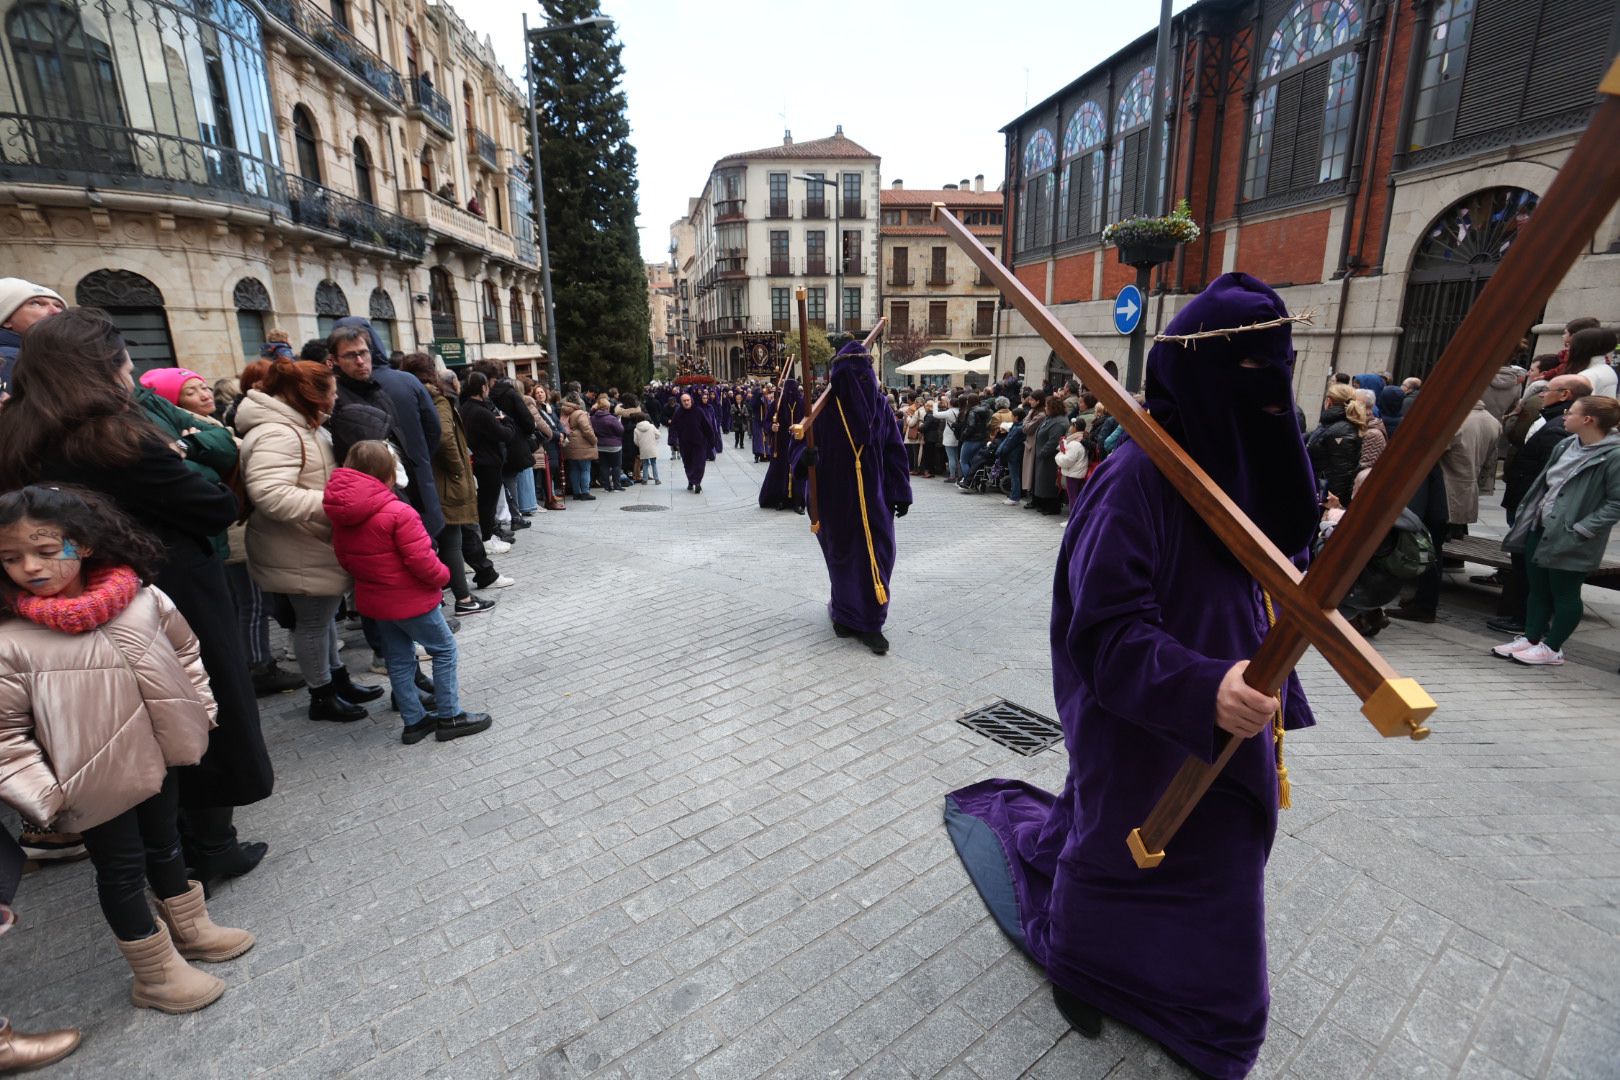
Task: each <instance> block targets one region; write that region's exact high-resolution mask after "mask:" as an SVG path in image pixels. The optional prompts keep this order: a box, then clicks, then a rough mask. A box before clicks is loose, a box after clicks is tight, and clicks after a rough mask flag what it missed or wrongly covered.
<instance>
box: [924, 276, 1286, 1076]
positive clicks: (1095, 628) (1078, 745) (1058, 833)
mask: <svg viewBox="0 0 1620 1080" xmlns="http://www.w3.org/2000/svg"><path fill="white" fill-rule="evenodd" d="M1189 312H1190V314H1189ZM1280 313H1282V306H1281V301H1280V300H1278V299H1277V298H1276V294H1275V293H1273V292H1272V291H1271V290H1270V289H1268V288H1267V287H1266V286H1264V285H1262V284H1261V283H1259V282H1257V281H1255V280H1254V279H1252V278H1248V277H1246V276H1245V275H1237V274H1228V275H1225V276H1224V277H1222V278H1221V279H1219V280H1218V281H1217V282H1216V283H1215V284H1213V285H1211V287H1210V289H1208V290H1206V291H1205V293H1203V294H1201V296H1200V297H1198V298H1196V299H1195V300H1194V301H1193V302H1192V303H1190V304H1189V305H1188V308H1187V309H1184V310H1183V312H1182V313H1181V314H1180V315H1178V316H1177V318H1176V319H1175V320H1174V321H1172V323H1171V327H1170V332H1173V333H1175V332H1186V331H1188V330H1196V329H1200V328H1213V327H1228V326H1236V325H1242V324H1244V323H1248V322H1256V321H1262V320H1264V319H1268V318H1271V317H1274V316H1275V315H1276V314H1280ZM1245 339H1249V340H1245ZM1212 345H1213V346H1215V347H1214V348H1211V347H1210V346H1212ZM1292 358H1293V350H1292V346H1291V340H1290V337H1289V334H1288V331H1287V328H1286V327H1284V328H1281V329H1280V331H1262V332H1257V333H1255V334H1252V335H1251V334H1242V335H1237V336H1235V337H1234V338H1233V339H1232V343H1231V345H1230V347H1228V344H1227V343H1226V342H1224V341H1222V340H1221V339H1213V340H1210V341H1201V342H1199V343H1198V347H1197V349H1196V350H1194V349H1192V348H1190V347H1183V346H1179V345H1169V344H1161V345H1159V346H1156V347H1155V348H1154V350H1153V354H1152V356H1151V357H1150V359H1149V367H1148V396H1149V403H1150V407H1151V408H1152V409H1153V411H1154V414H1155V416H1157V417H1159V418H1160V419H1161V421H1162V422H1165V423H1166V426H1167V427H1169V428H1170V429H1171V431H1172V432H1173V433H1174V434H1176V435H1177V437H1178V438H1179V439H1181V440H1182V445H1183V446H1184V447H1185V448H1186V449H1187V450H1188V451H1189V453H1191V454H1192V455H1193V457H1194V458H1195V459H1197V460H1198V462H1199V464H1200V465H1202V466H1203V467H1204V468H1205V469H1206V470H1207V471H1208V472H1209V473H1210V474H1211V475H1212V476H1213V477H1214V478H1215V479H1216V480H1217V482H1219V483H1221V485H1222V486H1223V488H1225V489H1226V490H1227V491H1228V492H1229V493H1231V494H1232V495H1233V496H1234V498H1236V499H1237V501H1238V502H1239V503H1240V504H1242V505H1244V506H1245V509H1247V510H1249V511H1250V513H1251V514H1252V515H1253V516H1255V519H1256V522H1257V524H1262V527H1264V528H1266V530H1267V532H1268V533H1270V534H1271V535H1272V536H1273V538H1274V539H1276V540H1278V542H1279V544H1280V545H1281V546H1283V550H1285V551H1292V550H1297V548H1298V547H1300V546H1303V542H1304V540H1303V538H1300V543H1299V544H1297V545H1295V544H1294V543H1293V542H1294V540H1295V539H1296V535H1297V534H1298V533H1299V531H1300V527H1301V526H1300V523H1301V522H1304V521H1309V522H1313V523H1314V520H1315V500H1314V497H1313V491H1312V485H1311V483H1310V469H1309V465H1308V464H1307V463H1306V462H1305V460H1304V457H1303V447H1302V446H1301V445H1300V438H1299V429H1298V427H1297V425H1296V424H1295V421H1294V417H1293V407H1292V405H1293V402H1292V394H1291V392H1290V389H1289V382H1288V381H1287V376H1288V373H1289V371H1290V368H1291V364H1292ZM1245 359H1248V360H1259V361H1262V365H1261V366H1258V367H1254V366H1251V367H1243V366H1242V365H1241V363H1240V362H1241V361H1243V360H1245ZM1268 407H1269V408H1268ZM1272 410H1275V411H1272ZM1274 420H1275V421H1277V422H1278V423H1277V424H1273V423H1272V421H1274ZM1282 423H1286V424H1287V425H1288V427H1289V428H1291V429H1292V435H1291V437H1288V438H1285V437H1283V434H1282V431H1281V428H1280V426H1279V425H1280V424H1282ZM1266 454H1269V455H1271V456H1272V458H1273V460H1270V461H1264V462H1261V461H1257V460H1256V458H1257V456H1259V455H1266ZM1222 455H1224V456H1225V457H1226V458H1227V459H1228V460H1226V461H1221V460H1216V459H1217V458H1219V457H1221V456H1222ZM1308 535H1309V533H1308V530H1306V532H1305V536H1307V537H1308ZM1267 625H1268V621H1267V615H1266V610H1265V601H1264V597H1263V595H1262V593H1261V592H1260V589H1259V587H1258V586H1257V585H1256V584H1255V582H1254V580H1253V579H1252V578H1251V577H1250V576H1249V574H1248V573H1247V572H1245V571H1244V570H1243V568H1242V567H1241V565H1240V564H1239V563H1238V562H1237V560H1236V559H1235V558H1234V557H1233V556H1232V555H1231V554H1230V553H1229V552H1228V551H1226V549H1225V548H1224V547H1223V546H1222V545H1221V544H1220V542H1219V541H1218V540H1217V539H1216V538H1215V535H1214V534H1213V533H1212V532H1211V531H1210V530H1209V528H1208V527H1207V526H1206V525H1204V524H1203V522H1202V521H1201V520H1200V519H1199V518H1198V516H1197V515H1196V514H1195V513H1194V512H1193V510H1192V509H1191V507H1189V506H1188V505H1187V503H1186V501H1185V500H1183V499H1182V498H1181V496H1180V495H1179V494H1178V493H1177V492H1176V491H1175V489H1174V488H1173V487H1172V486H1171V484H1170V483H1169V482H1168V481H1167V480H1165V479H1164V477H1163V476H1162V475H1161V474H1160V473H1159V472H1158V470H1157V469H1155V468H1154V466H1153V464H1152V462H1151V461H1149V460H1148V458H1147V455H1146V454H1145V453H1144V452H1143V451H1142V449H1141V448H1140V447H1139V446H1138V445H1136V444H1135V443H1130V442H1127V443H1125V444H1124V445H1123V446H1121V447H1120V449H1118V450H1117V451H1115V452H1114V453H1113V454H1111V455H1110V456H1109V457H1108V459H1107V460H1106V461H1105V462H1104V463H1103V465H1102V466H1101V467H1100V468H1099V469H1098V470H1097V472H1096V473H1095V474H1093V475H1092V477H1091V478H1090V479H1089V480H1088V481H1087V482H1086V484H1085V486H1084V487H1082V488H1081V491H1080V495H1079V499H1078V500H1077V502H1076V504H1075V506H1074V508H1073V512H1072V514H1071V515H1070V519H1069V523H1068V526H1067V528H1066V530H1065V532H1064V537H1063V543H1062V545H1061V548H1060V550H1059V554H1058V565H1057V574H1056V579H1055V581H1054V585H1053V595H1052V618H1051V625H1050V644H1051V652H1052V689H1053V697H1054V700H1055V701H1056V704H1057V709H1058V715H1059V717H1060V718H1061V720H1062V724H1063V738H1064V747H1065V749H1066V751H1067V753H1068V757H1069V768H1068V776H1067V778H1066V780H1065V782H1064V785H1063V790H1062V792H1061V793H1059V794H1057V795H1052V794H1049V793H1047V792H1044V791H1040V790H1038V789H1036V788H1033V787H1031V786H1029V785H1028V784H1025V783H1023V782H1021V781H1014V780H986V781H983V782H981V783H978V784H974V785H972V786H971V787H967V788H963V789H962V790H960V791H956V792H953V793H952V794H951V795H950V796H949V797H948V809H947V817H948V819H954V822H955V824H954V825H953V829H952V835H953V839H957V840H958V850H959V852H960V853H961V855H962V857H963V860H964V862H965V863H967V865H968V869H969V872H970V874H971V876H972V877H973V879H974V881H975V883H976V884H977V885H978V886H979V889H980V892H981V893H982V894H983V895H984V896H985V898H986V901H987V902H989V903H992V905H993V908H1005V907H1006V906H1007V905H1006V903H1005V898H1006V897H1007V896H1009V895H1010V896H1012V897H1013V898H1014V900H1015V905H1014V906H1015V907H1016V911H1017V914H1016V924H1015V925H1012V926H1006V925H1005V924H1004V927H1005V928H1006V929H1007V930H1008V931H1009V934H1010V935H1011V936H1012V937H1013V938H1014V940H1016V941H1018V942H1019V944H1020V945H1021V946H1022V947H1023V948H1025V949H1026V950H1027V951H1028V952H1029V954H1030V956H1031V957H1033V958H1034V960H1035V961H1036V962H1037V963H1039V964H1041V965H1042V967H1044V968H1045V969H1046V972H1047V974H1048V976H1049V977H1050V978H1051V980H1052V981H1053V983H1055V984H1056V985H1058V986H1061V987H1063V988H1064V989H1066V990H1068V991H1069V992H1070V993H1072V994H1074V995H1075V996H1076V997H1078V998H1080V999H1081V1000H1082V1001H1085V1002H1087V1003H1089V1004H1090V1005H1092V1006H1094V1007H1095V1008H1097V1009H1100V1010H1101V1011H1102V1012H1103V1013H1104V1014H1105V1015H1107V1016H1110V1017H1113V1018H1114V1019H1116V1020H1120V1021H1123V1022H1124V1023H1127V1024H1129V1025H1131V1026H1132V1027H1135V1028H1137V1029H1138V1030H1140V1031H1142V1032H1144V1033H1145V1034H1147V1035H1148V1036H1150V1037H1151V1038H1153V1039H1156V1040H1157V1041H1159V1042H1160V1043H1162V1044H1163V1045H1164V1046H1165V1047H1167V1048H1168V1049H1169V1050H1170V1051H1171V1052H1172V1053H1174V1054H1176V1055H1178V1056H1179V1057H1181V1058H1183V1059H1184V1060H1186V1061H1187V1062H1189V1063H1190V1064H1191V1065H1192V1066H1193V1067H1194V1068H1196V1069H1198V1070H1200V1071H1202V1072H1205V1073H1207V1074H1209V1075H1211V1076H1215V1077H1221V1078H1237V1077H1242V1076H1245V1075H1247V1073H1248V1072H1249V1070H1250V1069H1251V1068H1252V1067H1253V1065H1254V1062H1255V1060H1256V1058H1257V1056H1258V1054H1259V1051H1260V1046H1261V1044H1262V1042H1263V1041H1264V1039H1265V1030H1266V1016H1267V1010H1268V1008H1269V1004H1270V990H1269V986H1268V983H1267V975H1266V939H1265V908H1264V898H1263V890H1264V874H1265V863H1266V858H1267V856H1268V854H1269V853H1270V850H1271V843H1272V840H1273V838H1274V837H1275V835H1276V829H1277V771H1276V760H1275V746H1274V744H1273V739H1272V734H1271V731H1270V730H1269V729H1267V730H1266V731H1265V732H1263V733H1262V734H1260V735H1258V736H1256V737H1255V738H1252V739H1249V740H1247V741H1246V742H1245V743H1244V744H1243V745H1242V746H1241V747H1240V748H1239V749H1238V751H1237V753H1236V754H1235V755H1234V757H1233V759H1232V761H1231V763H1230V764H1229V765H1228V766H1227V768H1226V769H1225V770H1224V771H1223V772H1222V773H1221V775H1220V777H1219V778H1218V779H1217V780H1216V781H1215V784H1214V786H1213V787H1212V788H1211V789H1210V791H1209V793H1208V794H1207V795H1206V796H1205V797H1204V798H1203V799H1202V800H1201V801H1200V802H1199V803H1198V805H1197V806H1196V807H1195V808H1194V810H1193V811H1192V813H1191V815H1190V816H1189V817H1188V819H1187V821H1186V823H1185V824H1184V825H1183V826H1182V828H1181V830H1180V832H1178V833H1177V835H1176V837H1175V839H1174V840H1173V841H1172V842H1171V844H1170V845H1169V846H1168V848H1167V857H1166V859H1165V861H1164V862H1163V863H1162V864H1161V865H1160V866H1159V867H1157V868H1156V869H1152V870H1139V869H1137V867H1136V865H1135V863H1134V862H1133V861H1132V859H1131V857H1130V853H1129V851H1128V849H1127V848H1126V844H1125V840H1126V837H1127V835H1128V834H1129V833H1130V831H1131V829H1133V828H1136V827H1137V826H1140V825H1141V824H1142V822H1143V821H1144V820H1145V819H1146V817H1147V815H1148V813H1149V811H1150V810H1151V809H1152V808H1153V805H1154V803H1155V802H1156V801H1157V800H1158V798H1159V796H1160V794H1161V793H1163V791H1164V789H1165V787H1166V786H1167V785H1168V784H1169V782H1170V779H1171V777H1172V776H1173V775H1174V774H1175V772H1176V770H1177V769H1178V768H1179V767H1180V765H1181V762H1182V760H1183V759H1184V758H1185V757H1186V756H1187V755H1188V754H1196V755H1198V756H1199V757H1202V758H1204V759H1206V760H1208V759H1210V758H1212V757H1213V756H1214V754H1215V751H1216V747H1217V742H1218V739H1217V736H1218V734H1219V731H1218V729H1217V727H1216V725H1215V694H1216V690H1217V688H1218V687H1219V685H1220V681H1221V678H1222V676H1223V675H1224V673H1225V672H1226V671H1227V670H1228V669H1229V668H1230V667H1231V666H1232V664H1233V663H1235V662H1236V661H1238V660H1241V659H1245V658H1248V657H1250V656H1252V655H1253V654H1254V652H1255V650H1256V649H1257V648H1258V647H1259V645H1260V642H1261V639H1262V638H1263V637H1264V636H1265V633H1266V630H1267ZM1283 718H1284V725H1285V727H1287V728H1299V727H1303V726H1306V725H1309V724H1311V723H1313V722H1314V721H1313V719H1312V716H1311V711H1310V706H1309V704H1308V703H1307V702H1306V700H1305V696H1304V693H1303V691H1302V690H1301V689H1300V686H1299V681H1298V679H1297V678H1296V677H1294V676H1290V677H1289V679H1288V681H1287V683H1286V685H1285V687H1284V694H1283ZM964 817H966V818H970V819H976V820H977V822H979V823H982V825H983V826H984V827H986V828H987V829H988V830H989V831H990V832H991V833H992V834H993V835H994V837H995V838H996V840H997V841H999V850H993V851H992V854H993V855H994V856H999V858H994V857H990V858H987V857H986V856H985V854H984V850H985V848H986V846H989V847H991V848H994V847H995V846H996V845H983V844H979V845H971V844H967V843H964V842H963V841H962V840H961V839H959V838H960V837H964V836H966V835H968V834H969V832H970V830H969V829H964V828H963V825H962V822H963V820H964ZM975 828H976V826H975Z"/></svg>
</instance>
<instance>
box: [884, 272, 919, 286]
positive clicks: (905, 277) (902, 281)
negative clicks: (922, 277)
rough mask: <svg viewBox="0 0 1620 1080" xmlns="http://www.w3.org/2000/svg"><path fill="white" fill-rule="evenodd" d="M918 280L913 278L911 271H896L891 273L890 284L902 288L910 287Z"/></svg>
mask: <svg viewBox="0 0 1620 1080" xmlns="http://www.w3.org/2000/svg"><path fill="white" fill-rule="evenodd" d="M915 280H916V279H915V278H913V277H912V276H911V271H910V270H900V269H895V270H891V271H890V272H889V284H890V285H899V286H902V287H905V286H909V285H911V283H912V282H913V281H915Z"/></svg>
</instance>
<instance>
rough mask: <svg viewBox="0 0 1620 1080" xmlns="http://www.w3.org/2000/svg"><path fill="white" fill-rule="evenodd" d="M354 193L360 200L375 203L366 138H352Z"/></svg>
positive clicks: (375, 197)
mask: <svg viewBox="0 0 1620 1080" xmlns="http://www.w3.org/2000/svg"><path fill="white" fill-rule="evenodd" d="M354 193H355V195H357V196H358V197H359V199H360V201H361V202H366V203H375V202H376V201H377V196H376V192H375V191H374V190H373V189H372V186H371V151H370V150H369V149H367V148H366V140H364V139H356V140H354Z"/></svg>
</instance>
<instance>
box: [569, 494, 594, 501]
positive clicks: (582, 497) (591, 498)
mask: <svg viewBox="0 0 1620 1080" xmlns="http://www.w3.org/2000/svg"><path fill="white" fill-rule="evenodd" d="M574 498H576V499H578V500H579V501H580V502H595V501H596V496H595V495H592V494H591V493H590V492H586V493H585V494H584V495H575V496H574Z"/></svg>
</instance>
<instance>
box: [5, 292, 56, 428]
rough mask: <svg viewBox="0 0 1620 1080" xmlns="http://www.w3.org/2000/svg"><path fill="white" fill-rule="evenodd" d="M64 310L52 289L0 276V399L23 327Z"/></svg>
mask: <svg viewBox="0 0 1620 1080" xmlns="http://www.w3.org/2000/svg"><path fill="white" fill-rule="evenodd" d="M65 310H67V304H66V303H65V302H64V301H63V300H62V297H61V296H60V295H58V294H57V292H56V291H55V290H54V289H47V288H46V287H45V286H43V285H35V284H34V283H33V282H32V281H24V280H23V279H22V278H14V277H8V278H0V401H4V400H5V399H6V395H7V394H8V393H9V392H10V387H11V365H12V364H15V363H16V362H17V350H18V349H20V348H22V335H23V331H24V330H27V329H28V328H29V327H30V326H33V325H34V324H35V323H37V322H39V320H41V319H43V318H46V317H47V316H50V315H55V314H56V313H57V312H59V311H65Z"/></svg>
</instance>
